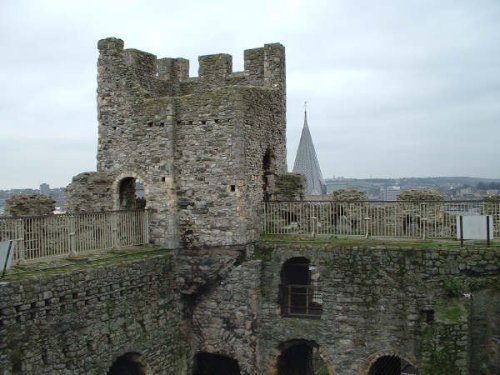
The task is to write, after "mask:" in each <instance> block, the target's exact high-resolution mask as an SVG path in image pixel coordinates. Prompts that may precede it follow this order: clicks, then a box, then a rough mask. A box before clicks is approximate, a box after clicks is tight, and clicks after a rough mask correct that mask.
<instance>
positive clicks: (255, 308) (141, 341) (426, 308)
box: [0, 242, 500, 375]
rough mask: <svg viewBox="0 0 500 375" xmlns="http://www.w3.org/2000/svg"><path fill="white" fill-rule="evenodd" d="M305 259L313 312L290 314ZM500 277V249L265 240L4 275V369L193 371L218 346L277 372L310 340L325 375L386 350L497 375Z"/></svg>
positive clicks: (359, 372)
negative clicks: (136, 366)
mask: <svg viewBox="0 0 500 375" xmlns="http://www.w3.org/2000/svg"><path fill="white" fill-rule="evenodd" d="M296 257H304V258H307V259H309V260H310V261H311V264H312V265H314V266H315V267H316V268H317V271H318V275H319V278H320V281H321V284H322V306H323V309H322V314H321V315H320V316H319V317H318V318H317V319H310V318H301V317H287V316H283V314H282V312H281V306H280V299H279V295H280V291H279V290H280V283H281V281H280V273H281V270H282V267H283V265H284V264H285V262H286V261H287V260H289V259H292V258H296ZM499 273H500V253H499V252H498V250H487V249H466V250H446V249H439V250H432V249H427V250H426V249H419V250H415V249H412V248H411V247H408V246H406V247H405V246H400V245H395V246H392V247H389V246H370V245H366V246H338V245H335V244H323V245H322V244H304V243H296V244H280V243H272V242H261V243H260V244H258V245H257V246H255V245H251V246H247V247H246V248H231V249H228V248H219V249H201V250H192V251H190V252H183V253H181V254H178V255H173V254H172V252H170V251H167V250H160V251H155V252H151V253H144V255H142V256H141V255H140V253H139V254H136V255H134V253H129V255H128V256H125V257H123V256H118V257H117V258H116V259H114V260H107V261H105V262H96V263H92V262H89V263H88V264H87V263H82V264H81V265H80V266H79V267H76V269H73V270H64V269H55V270H53V271H52V272H33V273H32V274H21V275H20V276H19V277H18V278H12V277H9V278H7V279H3V280H2V281H1V282H0V374H2V375H14V374H35V373H36V374H64V375H70V374H72V375H73V374H105V373H107V371H108V370H109V369H110V368H111V366H112V364H113V363H114V362H115V361H116V360H117V358H120V357H121V356H122V355H124V354H125V353H137V355H140V357H141V358H142V361H143V363H145V364H147V367H148V369H149V372H147V374H148V375H153V374H169V375H170V374H171V375H191V374H192V368H193V363H194V358H195V356H196V354H197V353H213V354H217V355H222V356H225V357H228V358H232V359H234V360H236V361H237V363H238V366H239V368H240V374H241V375H276V374H277V362H278V360H279V358H280V355H281V354H282V348H283V347H284V345H286V343H290V342H294V341H307V342H310V343H313V344H314V345H315V346H316V347H317V349H318V352H319V355H320V357H321V360H322V361H323V362H324V363H325V364H326V368H327V369H328V374H329V375H368V373H369V368H370V366H371V365H372V364H373V363H374V361H376V360H377V359H378V358H379V357H380V356H382V355H394V356H398V357H400V358H403V359H405V360H406V361H408V362H409V363H412V364H413V365H414V366H416V367H417V368H418V370H419V374H421V375H451V374H453V375H455V374H457V375H460V374H463V375H465V374H474V375H476V374H480V375H496V374H498V371H499V367H498V364H499V363H500V361H499V359H500V352H499V350H498V338H499V331H498V327H500V314H498V307H499V306H500V290H499V285H498V280H499V276H498V275H499ZM430 312H432V313H430Z"/></svg>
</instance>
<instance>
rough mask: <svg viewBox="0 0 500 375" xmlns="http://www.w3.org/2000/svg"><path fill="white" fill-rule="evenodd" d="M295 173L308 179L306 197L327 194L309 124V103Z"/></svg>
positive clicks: (305, 104) (305, 107) (305, 108)
mask: <svg viewBox="0 0 500 375" xmlns="http://www.w3.org/2000/svg"><path fill="white" fill-rule="evenodd" d="M293 173H300V174H302V175H304V177H305V178H306V185H307V186H306V192H305V193H306V195H322V194H326V185H325V182H324V180H323V175H322V174H321V169H320V167H319V162H318V157H317V156H316V151H315V150H314V144H313V141H312V137H311V133H310V131H309V125H308V123H307V102H304V126H303V128H302V135H301V136H300V142H299V148H298V149H297V156H296V157H295V163H294V165H293Z"/></svg>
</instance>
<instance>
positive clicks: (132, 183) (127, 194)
mask: <svg viewBox="0 0 500 375" xmlns="http://www.w3.org/2000/svg"><path fill="white" fill-rule="evenodd" d="M112 189H113V201H114V203H113V208H114V209H115V210H143V209H145V208H146V207H147V204H148V201H147V197H148V189H147V186H146V185H145V183H144V178H142V177H141V176H140V175H138V174H137V173H134V172H124V173H121V174H120V175H119V176H117V177H116V178H115V181H114V183H113V187H112Z"/></svg>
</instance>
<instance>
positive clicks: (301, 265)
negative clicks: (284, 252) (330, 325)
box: [280, 257, 323, 318]
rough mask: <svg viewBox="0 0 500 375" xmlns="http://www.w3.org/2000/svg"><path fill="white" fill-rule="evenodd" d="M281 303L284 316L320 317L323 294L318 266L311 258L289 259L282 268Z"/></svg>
mask: <svg viewBox="0 0 500 375" xmlns="http://www.w3.org/2000/svg"><path fill="white" fill-rule="evenodd" d="M280 276H281V287H280V305H281V313H282V315H283V316H301V317H308V318H319V317H320V316H321V313H322V312H323V295H322V292H321V287H320V277H319V272H318V269H317V267H316V266H314V265H312V264H311V262H310V261H309V259H307V258H304V257H296V258H291V259H288V260H287V261H286V262H285V263H284V264H283V266H282V268H281V275H280Z"/></svg>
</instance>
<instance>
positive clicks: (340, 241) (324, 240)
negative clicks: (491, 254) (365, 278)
mask: <svg viewBox="0 0 500 375" xmlns="http://www.w3.org/2000/svg"><path fill="white" fill-rule="evenodd" d="M260 240H261V242H269V243H283V244H296V243H304V244H308V245H318V246H320V245H332V246H336V247H354V246H356V247H362V248H368V247H375V246H383V247H395V246H396V247H398V248H401V249H406V248H408V249H412V250H460V249H463V250H467V249H475V250H477V249H484V250H485V251H500V242H499V241H495V242H493V243H492V244H491V245H490V246H489V247H487V246H486V242H485V241H467V242H466V243H465V244H464V247H463V248H462V247H460V241H458V240H451V239H450V240H441V239H434V240H418V239H414V238H412V239H404V238H373V237H370V238H365V237H363V236H355V237H354V236H352V237H337V236H326V235H318V236H316V237H311V236H309V235H271V234H264V235H262V236H261V238H260Z"/></svg>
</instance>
